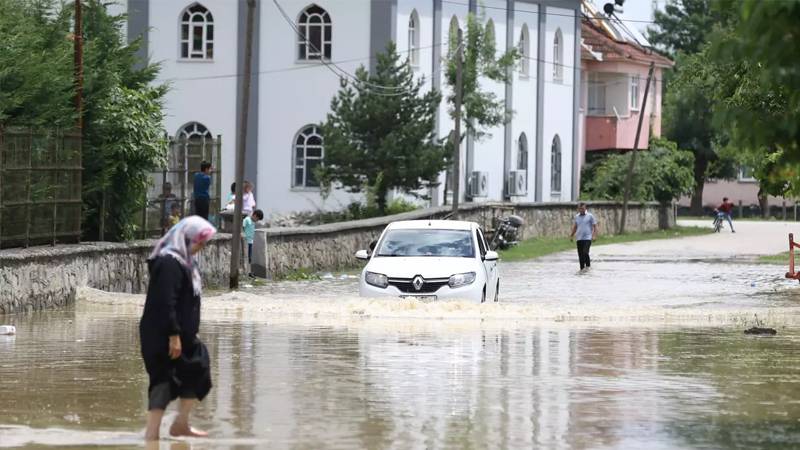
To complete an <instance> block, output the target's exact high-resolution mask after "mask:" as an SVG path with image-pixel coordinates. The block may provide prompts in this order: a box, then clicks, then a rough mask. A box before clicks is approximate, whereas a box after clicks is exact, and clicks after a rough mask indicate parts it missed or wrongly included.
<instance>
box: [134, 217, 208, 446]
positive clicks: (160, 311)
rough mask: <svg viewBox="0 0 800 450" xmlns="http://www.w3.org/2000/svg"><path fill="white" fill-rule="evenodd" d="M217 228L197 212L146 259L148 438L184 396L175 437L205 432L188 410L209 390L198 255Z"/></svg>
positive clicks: (143, 329)
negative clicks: (201, 337)
mask: <svg viewBox="0 0 800 450" xmlns="http://www.w3.org/2000/svg"><path fill="white" fill-rule="evenodd" d="M216 231H217V230H216V229H215V228H214V227H213V226H212V225H211V224H210V223H208V222H207V221H206V220H205V219H203V218H201V217H199V216H190V217H187V218H185V219H183V220H181V221H180V222H178V224H177V225H175V226H173V227H172V228H171V229H170V230H169V231H168V232H167V234H166V235H165V236H164V237H162V238H161V240H160V241H158V243H157V244H156V246H155V248H154V249H153V252H152V253H151V254H150V257H149V258H148V266H149V269H150V283H149V286H148V288H147V299H146V300H145V305H144V312H143V313H142V319H141V321H140V322H139V336H140V339H141V350H142V358H143V359H144V365H145V368H146V369H147V374H148V375H149V376H150V386H149V388H148V407H147V409H148V414H147V429H146V431H145V439H146V440H157V439H159V429H160V427H161V419H162V417H163V415H164V410H165V409H166V407H167V405H168V404H169V402H171V401H172V400H175V399H176V398H178V397H180V406H179V408H178V416H177V418H176V419H175V422H174V423H173V424H172V426H171V427H170V430H169V432H170V434H171V435H172V436H207V433H205V432H202V431H199V430H196V429H194V428H192V427H191V426H189V413H190V412H191V410H192V408H193V407H194V405H195V404H196V403H197V401H199V400H202V399H203V398H204V397H205V396H206V395H207V394H208V392H209V391H210V390H211V371H210V364H209V358H208V351H207V349H206V347H205V345H204V344H203V343H202V342H200V340H199V339H198V338H197V333H198V331H199V328H200V294H201V292H202V285H201V280H200V271H199V270H198V267H197V262H196V261H195V259H194V255H196V254H197V252H199V251H200V250H201V249H202V248H203V247H204V246H205V244H206V242H208V241H209V239H211V237H212V236H214V233H216Z"/></svg>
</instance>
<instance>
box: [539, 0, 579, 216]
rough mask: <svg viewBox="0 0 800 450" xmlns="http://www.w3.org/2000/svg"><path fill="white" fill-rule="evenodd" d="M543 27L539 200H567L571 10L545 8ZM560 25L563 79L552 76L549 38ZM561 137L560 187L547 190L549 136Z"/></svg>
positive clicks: (569, 182)
mask: <svg viewBox="0 0 800 450" xmlns="http://www.w3.org/2000/svg"><path fill="white" fill-rule="evenodd" d="M546 12H547V16H546V21H545V23H546V30H545V39H546V42H545V45H544V50H545V51H544V61H545V62H544V65H545V67H544V83H545V89H544V123H543V130H544V148H543V158H542V166H543V171H542V172H543V178H544V179H543V181H544V183H543V186H542V187H543V193H542V194H543V195H542V200H543V201H561V200H564V201H566V200H569V199H570V198H571V197H572V152H573V145H572V136H573V133H572V126H573V121H574V120H573V95H574V94H573V81H574V76H573V75H574V73H573V71H574V66H575V18H574V14H575V11H573V10H570V9H563V8H552V7H547V8H546ZM557 29H561V34H562V36H563V39H564V42H563V43H562V47H563V52H562V54H563V65H564V69H563V80H562V81H561V82H557V81H555V80H554V78H553V40H554V38H555V35H556V30H557ZM556 134H557V135H558V136H559V138H560V139H561V191H560V193H558V194H556V193H553V192H551V190H550V181H551V164H550V161H551V146H552V142H553V138H554V137H555V135H556Z"/></svg>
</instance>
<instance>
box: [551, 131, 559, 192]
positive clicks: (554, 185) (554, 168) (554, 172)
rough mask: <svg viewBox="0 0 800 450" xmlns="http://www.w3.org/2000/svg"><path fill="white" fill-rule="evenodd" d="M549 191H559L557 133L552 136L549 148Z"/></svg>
mask: <svg viewBox="0 0 800 450" xmlns="http://www.w3.org/2000/svg"><path fill="white" fill-rule="evenodd" d="M550 192H552V193H553V194H558V193H560V192H561V138H559V137H558V135H556V136H555V137H554V138H553V146H552V147H551V149H550Z"/></svg>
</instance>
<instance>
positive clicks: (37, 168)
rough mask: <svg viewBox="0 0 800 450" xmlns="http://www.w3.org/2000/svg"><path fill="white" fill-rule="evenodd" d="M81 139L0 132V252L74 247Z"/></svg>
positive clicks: (60, 133)
mask: <svg viewBox="0 0 800 450" xmlns="http://www.w3.org/2000/svg"><path fill="white" fill-rule="evenodd" d="M82 171H83V169H82V167H81V135H80V133H79V132H78V131H66V132H65V131H61V130H56V131H43V130H36V129H32V128H16V127H13V128H12V127H9V128H0V248H6V247H23V246H24V247H27V246H29V245H41V244H56V243H67V242H78V241H79V240H80V237H81V214H82V202H81V174H82Z"/></svg>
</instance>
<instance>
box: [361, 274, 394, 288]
mask: <svg viewBox="0 0 800 450" xmlns="http://www.w3.org/2000/svg"><path fill="white" fill-rule="evenodd" d="M364 281H366V282H367V284H370V285H372V286H376V287H379V288H383V289H385V288H386V286H389V279H388V278H386V275H384V274H382V273H375V272H367V273H366V275H364Z"/></svg>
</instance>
